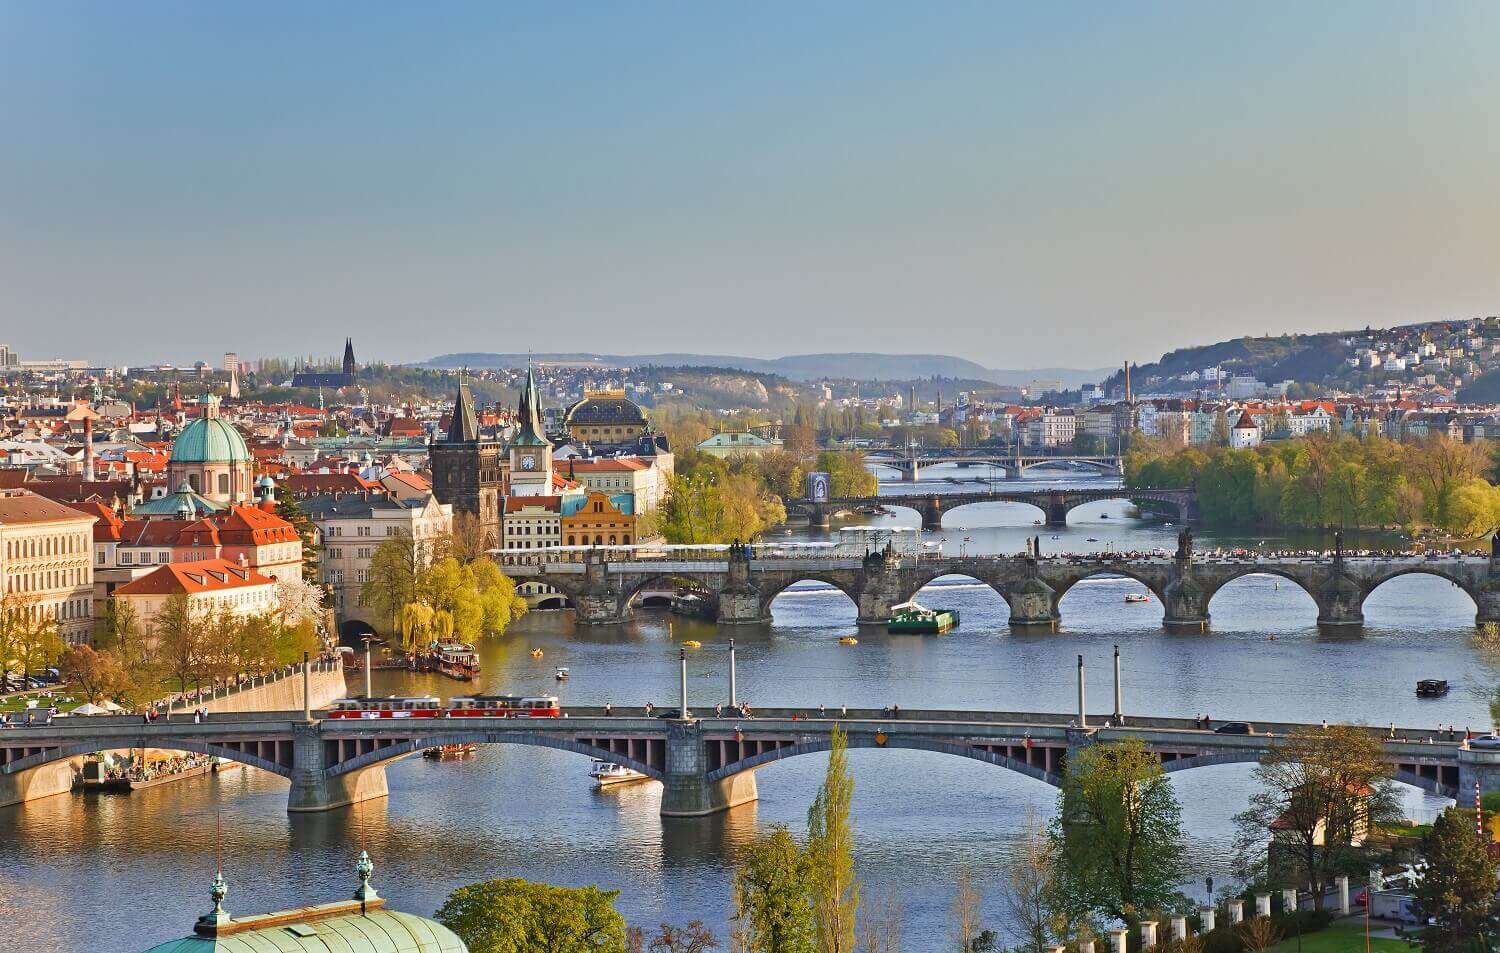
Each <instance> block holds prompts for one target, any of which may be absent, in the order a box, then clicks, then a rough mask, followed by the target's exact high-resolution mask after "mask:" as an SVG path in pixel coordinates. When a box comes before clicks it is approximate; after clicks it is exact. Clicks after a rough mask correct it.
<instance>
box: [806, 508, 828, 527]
mask: <svg viewBox="0 0 1500 953" xmlns="http://www.w3.org/2000/svg"><path fill="white" fill-rule="evenodd" d="M828 510H829V508H828V507H827V506H825V505H824V504H822V503H813V504H810V505H809V506H808V507H807V525H808V526H811V527H814V528H817V529H827V528H828V527H829V525H830V516H829V512H828Z"/></svg>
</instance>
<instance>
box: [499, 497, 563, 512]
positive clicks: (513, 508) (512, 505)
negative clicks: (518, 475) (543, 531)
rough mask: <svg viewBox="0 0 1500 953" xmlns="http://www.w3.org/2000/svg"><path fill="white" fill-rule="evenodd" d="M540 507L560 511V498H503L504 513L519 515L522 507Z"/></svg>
mask: <svg viewBox="0 0 1500 953" xmlns="http://www.w3.org/2000/svg"><path fill="white" fill-rule="evenodd" d="M528 506H530V507H541V508H542V509H546V510H561V509H562V497H560V496H507V497H506V498H505V512H507V513H519V512H520V511H521V510H522V508H523V507H528Z"/></svg>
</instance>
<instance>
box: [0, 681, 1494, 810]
mask: <svg viewBox="0 0 1500 953" xmlns="http://www.w3.org/2000/svg"><path fill="white" fill-rule="evenodd" d="M1081 685H1082V681H1081V679H1080V686H1081ZM1117 685H1118V683H1117ZM1080 695H1082V691H1081V688H1080ZM1118 698H1119V693H1118V688H1117V690H1116V699H1117V701H1116V706H1117V709H1118V705H1119V702H1118ZM685 699H686V690H685V689H684V700H685ZM686 710H687V706H686V705H685V704H684V705H683V706H682V708H681V709H679V710H677V711H674V712H672V713H671V714H672V715H673V716H674V717H669V718H661V717H650V715H649V713H648V712H647V711H646V710H643V709H640V708H636V709H628V710H627V709H623V708H617V709H614V710H613V711H612V712H611V711H606V710H605V709H601V708H580V707H574V708H568V709H566V710H565V716H564V717H561V718H537V719H496V718H446V717H445V718H405V719H370V720H361V719H319V718H317V717H315V716H316V714H317V713H304V712H255V713H244V714H228V715H214V716H212V717H210V718H209V719H208V720H207V721H205V722H203V723H201V724H200V723H194V722H192V721H190V720H188V719H186V718H178V719H176V720H174V721H171V722H166V723H163V722H156V723H153V724H145V723H143V722H142V720H141V719H140V718H139V717H132V718H124V717H115V718H111V717H84V718H75V719H59V720H58V721H57V722H55V723H54V724H52V725H48V726H44V727H30V728H17V729H11V730H7V731H3V732H0V806H3V805H6V804H13V803H18V802H20V801H24V800H26V799H27V797H26V789H27V777H28V775H33V774H36V773H38V772H39V770H40V769H43V768H45V767H46V766H48V765H53V764H56V763H57V762H58V761H60V760H63V759H70V758H79V757H81V756H84V755H87V754H91V753H94V752H98V751H103V750H119V749H130V748H159V749H168V750H177V751H192V752H199V753H203V754H207V755H214V756H217V757H221V758H225V759H228V760H230V761H235V762H238V763H240V764H243V765H248V766H250V767H254V768H259V769H261V770H263V771H269V772H271V773H273V774H276V775H279V776H280V777H283V778H286V779H287V780H288V781H289V782H290V791H289V794H288V803H287V808H288V810H289V811H293V812H310V811H325V810H332V809H335V808H339V807H343V806H346V805H349V804H353V803H356V802H358V801H363V800H367V799H370V798H376V797H383V796H385V795H386V794H387V786H386V777H385V766H386V765H387V764H389V763H390V762H391V761H393V760H395V759H397V758H402V757H406V756H408V755H412V754H414V753H417V752H420V751H422V750H424V749H427V748H432V747H435V746H439V745H448V744H463V743H478V744H519V745H532V746H541V747H547V748H554V749H559V750H563V751H571V752H575V753H577V754H580V755H587V756H591V757H594V758H600V759H603V760H606V761H611V762H614V763H616V764H621V765H624V766H625V767H628V768H632V769H634V770H636V771H639V772H641V773H642V774H644V775H646V776H647V777H649V778H651V779H653V780H655V781H658V782H660V783H661V784H662V785H663V793H662V801H661V813H662V814H663V815H664V816H669V817H671V816H677V817H693V816H701V815H706V814H712V813H715V812H717V811H721V810H725V809H727V808H730V807H733V806H735V805H737V804H742V803H746V802H748V801H752V800H755V799H756V798H757V797H758V793H757V789H756V783H755V771H756V769H757V768H760V767H763V766H765V765H767V764H770V763H772V762H774V761H779V760H782V759H785V758H791V757H796V756H798V755H803V754H811V753H815V752H821V751H827V750H828V749H829V747H830V746H831V738H832V731H833V727H834V725H835V724H838V725H840V726H842V728H843V729H844V731H845V732H846V733H847V737H848V743H849V746H850V747H851V748H871V749H887V750H916V751H928V752H935V753H941V754H948V755H955V756H958V757H964V758H970V759H973V760H977V761H981V762H984V763H986V764H991V765H994V766H997V767H1001V768H1008V769H1010V770H1012V771H1015V772H1018V773H1020V774H1024V775H1026V776H1028V777H1031V778H1034V779H1036V780H1038V781H1041V782H1044V783H1046V784H1050V785H1054V786H1057V785H1060V784H1061V783H1062V777H1063V771H1064V768H1065V766H1066V763H1067V759H1068V756H1069V753H1070V752H1072V751H1076V750H1078V748H1079V747H1080V746H1082V745H1087V744H1093V743H1096V742H1100V741H1109V740H1117V739H1119V738H1122V737H1126V736H1131V737H1137V738H1141V739H1142V740H1143V741H1144V742H1145V744H1146V745H1147V747H1148V749H1149V750H1150V751H1152V752H1154V753H1155V754H1156V756H1157V757H1158V758H1159V759H1160V760H1161V763H1162V766H1163V768H1164V769H1165V770H1166V771H1169V772H1172V771H1183V770H1187V769H1191V768H1197V767H1204V766H1207V765H1217V764H1231V763H1244V762H1252V761H1256V760H1258V759H1259V758H1260V757H1261V756H1262V755H1263V754H1265V752H1267V751H1268V750H1271V749H1272V748H1274V747H1275V746H1276V745H1278V744H1282V743H1284V741H1285V738H1286V737H1287V735H1288V734H1289V733H1290V732H1292V731H1294V730H1297V729H1298V728H1303V729H1304V730H1311V729H1312V726H1297V725H1290V724H1262V723H1257V724H1256V725H1255V731H1256V733H1255V734H1249V735H1244V734H1219V733H1216V732H1214V731H1211V730H1206V729H1204V728H1203V727H1201V726H1199V725H1197V724H1196V723H1195V722H1193V721H1190V720H1188V719H1173V718H1144V717H1134V716H1132V717H1129V718H1124V719H1122V716H1121V715H1119V714H1115V713H1111V714H1100V715H1093V714H1090V715H1089V716H1088V717H1087V718H1085V719H1080V718H1079V717H1078V716H1077V715H1073V716H1069V715H1060V714H1045V713H1030V712H985V711H906V710H900V711H891V710H872V709H848V710H847V711H839V712H837V713H835V712H828V713H827V714H826V716H825V715H824V714H823V713H821V712H819V711H817V710H815V709H763V710H762V709H758V710H756V711H755V713H754V717H753V718H740V717H717V716H715V715H713V714H712V713H711V712H710V711H703V712H700V714H702V715H704V716H705V717H702V718H694V717H692V713H691V712H689V713H688V717H680V715H679V712H680V711H686ZM1121 720H1123V721H1125V722H1126V724H1125V725H1124V726H1123V727H1122V726H1120V722H1121ZM1107 725H1113V727H1110V726H1107ZM1371 730H1372V732H1373V733H1375V734H1376V735H1377V736H1378V737H1380V738H1381V740H1382V744H1383V747H1384V756H1385V758H1386V759H1387V761H1388V762H1389V763H1390V764H1391V765H1392V767H1393V770H1394V776H1395V778H1396V779H1397V780H1399V781H1403V782H1405V783H1408V784H1411V785H1414V786H1417V787H1420V788H1422V789H1423V790H1426V791H1429V792H1432V793H1435V794H1439V795H1443V796H1447V797H1454V796H1456V795H1457V794H1458V792H1459V791H1471V790H1473V787H1474V784H1475V783H1476V782H1477V783H1478V784H1479V785H1480V788H1481V790H1497V789H1500V751H1492V750H1484V749H1474V748H1471V747H1470V746H1469V745H1468V744H1467V743H1465V742H1464V741H1462V740H1461V739H1454V738H1446V737H1432V735H1431V732H1430V731H1429V732H1421V731H1416V730H1409V729H1396V730H1395V731H1393V732H1387V731H1386V730H1384V729H1371Z"/></svg>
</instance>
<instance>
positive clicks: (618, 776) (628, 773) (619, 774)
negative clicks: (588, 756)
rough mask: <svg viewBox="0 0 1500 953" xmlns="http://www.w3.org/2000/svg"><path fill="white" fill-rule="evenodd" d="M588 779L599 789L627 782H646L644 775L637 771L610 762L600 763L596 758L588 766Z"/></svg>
mask: <svg viewBox="0 0 1500 953" xmlns="http://www.w3.org/2000/svg"><path fill="white" fill-rule="evenodd" d="M589 777H591V778H593V779H594V786H595V787H601V788H604V787H609V786H610V785H612V784H625V783H626V782H628V781H644V780H646V775H644V774H642V773H641V772H639V771H636V770H633V769H631V768H627V767H625V766H624V765H621V764H615V763H613V762H611V761H600V760H599V759H597V758H595V759H594V763H593V764H591V765H589Z"/></svg>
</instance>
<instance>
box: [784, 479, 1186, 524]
mask: <svg viewBox="0 0 1500 953" xmlns="http://www.w3.org/2000/svg"><path fill="white" fill-rule="evenodd" d="M1101 500H1130V501H1131V502H1133V503H1136V504H1137V505H1140V504H1143V503H1144V504H1149V505H1151V506H1152V507H1153V508H1157V509H1163V510H1166V511H1167V512H1170V513H1172V514H1174V515H1175V516H1176V517H1177V519H1178V520H1179V521H1180V522H1195V521H1196V520H1197V519H1198V493H1197V491H1196V490H1191V489H1187V490H1177V489H1164V490H1144V489H1127V488H1124V487H1102V488H1089V489H1082V488H1080V489H1047V490H995V489H991V490H986V491H984V492H981V493H928V494H914V493H903V494H901V495H899V496H841V497H833V498H831V499H827V500H813V499H807V498H802V499H795V500H787V501H786V510H787V514H788V515H791V514H793V513H796V514H800V515H802V516H805V517H807V521H808V523H809V524H810V525H812V526H827V525H828V524H829V520H830V519H831V518H832V517H833V516H835V515H836V514H838V513H840V512H845V511H851V510H861V509H869V508H872V507H905V508H907V509H912V510H916V511H917V513H918V514H919V515H920V516H921V517H922V527H923V528H924V529H941V528H942V526H943V514H944V513H946V512H948V511H949V510H956V509H958V508H959V507H961V506H969V505H971V504H974V503H1026V504H1028V505H1031V506H1034V507H1036V508H1037V509H1039V510H1041V511H1042V516H1043V518H1044V520H1045V522H1046V524H1047V525H1048V526H1066V525H1067V523H1068V513H1070V512H1072V511H1073V510H1074V509H1076V508H1077V507H1080V506H1082V505H1084V504H1085V503H1097V502H1099V501H1101Z"/></svg>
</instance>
